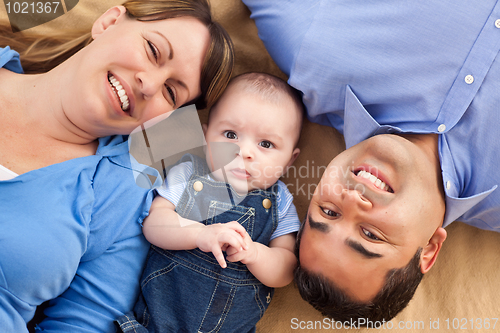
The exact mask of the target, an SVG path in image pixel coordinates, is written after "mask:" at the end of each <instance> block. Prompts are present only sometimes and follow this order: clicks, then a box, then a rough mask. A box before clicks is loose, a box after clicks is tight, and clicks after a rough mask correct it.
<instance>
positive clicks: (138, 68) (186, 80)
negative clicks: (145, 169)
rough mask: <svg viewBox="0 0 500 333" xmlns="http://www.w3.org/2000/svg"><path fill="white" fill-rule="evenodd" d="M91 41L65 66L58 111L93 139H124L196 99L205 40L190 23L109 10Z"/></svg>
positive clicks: (120, 9)
mask: <svg viewBox="0 0 500 333" xmlns="http://www.w3.org/2000/svg"><path fill="white" fill-rule="evenodd" d="M92 36H93V38H94V41H93V42H92V43H91V44H90V45H89V46H87V47H86V48H84V49H83V50H82V51H81V52H80V53H78V54H77V56H76V57H74V58H75V59H71V60H72V62H73V64H76V66H66V67H67V68H68V69H69V70H67V71H65V77H66V79H67V80H68V81H67V82H66V83H65V84H64V85H63V89H64V90H65V91H66V93H65V94H63V96H64V97H63V100H62V105H63V110H64V113H65V115H66V117H67V118H68V119H69V121H70V122H72V123H73V124H75V125H76V126H77V127H78V128H79V129H80V130H83V131H84V132H85V133H88V134H90V135H91V136H95V137H102V136H107V135H112V134H128V133H130V132H131V131H132V130H133V129H134V128H136V127H138V126H139V125H140V124H142V123H144V122H145V121H147V120H149V119H152V118H154V117H156V116H158V115H160V114H164V113H167V112H170V111H173V110H175V109H176V108H178V107H180V106H182V105H183V104H185V103H187V102H190V101H192V100H194V99H196V98H197V97H199V96H200V94H201V90H200V74H201V69H202V66H203V60H204V58H205V54H206V52H207V49H208V46H209V43H210V36H209V32H208V29H207V28H206V27H205V26H204V25H203V24H202V23H201V22H200V21H198V20H196V19H194V18H192V17H179V18H172V19H166V20H160V21H149V22H141V21H137V20H134V19H130V18H128V17H127V16H126V14H125V10H124V8H123V7H113V8H112V9H110V10H109V11H108V12H106V13H105V14H103V16H101V18H99V19H98V20H97V21H96V23H95V24H94V26H93V29H92Z"/></svg>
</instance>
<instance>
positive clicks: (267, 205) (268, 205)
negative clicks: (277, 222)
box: [262, 199, 272, 209]
mask: <svg viewBox="0 0 500 333" xmlns="http://www.w3.org/2000/svg"><path fill="white" fill-rule="evenodd" d="M262 206H263V207H264V208H265V209H269V208H271V206H272V203H271V200H269V199H264V200H262Z"/></svg>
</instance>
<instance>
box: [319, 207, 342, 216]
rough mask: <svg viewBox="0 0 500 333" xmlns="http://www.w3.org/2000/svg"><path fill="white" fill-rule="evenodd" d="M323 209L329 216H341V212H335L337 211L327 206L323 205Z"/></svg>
mask: <svg viewBox="0 0 500 333" xmlns="http://www.w3.org/2000/svg"><path fill="white" fill-rule="evenodd" d="M321 210H322V211H323V213H325V214H326V215H328V216H332V217H337V216H340V214H339V213H337V212H335V211H333V210H331V209H327V208H323V207H321Z"/></svg>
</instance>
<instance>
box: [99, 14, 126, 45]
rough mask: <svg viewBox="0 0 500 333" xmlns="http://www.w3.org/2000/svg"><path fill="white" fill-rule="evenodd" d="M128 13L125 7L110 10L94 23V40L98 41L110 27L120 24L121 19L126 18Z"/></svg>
mask: <svg viewBox="0 0 500 333" xmlns="http://www.w3.org/2000/svg"><path fill="white" fill-rule="evenodd" d="M126 13H127V10H126V9H125V7H123V6H115V7H112V8H110V9H108V10H107V11H106V12H105V13H104V14H102V15H101V16H100V17H99V18H98V19H97V20H96V21H95V22H94V25H92V38H93V39H96V38H97V37H98V36H99V35H100V34H102V33H103V32H104V31H106V30H107V29H108V28H109V27H111V26H113V25H115V24H116V23H118V22H120V21H121V19H122V18H124V17H125V14H126Z"/></svg>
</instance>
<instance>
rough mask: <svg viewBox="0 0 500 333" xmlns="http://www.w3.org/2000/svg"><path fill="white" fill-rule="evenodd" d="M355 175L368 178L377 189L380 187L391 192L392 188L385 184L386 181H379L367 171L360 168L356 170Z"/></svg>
mask: <svg viewBox="0 0 500 333" xmlns="http://www.w3.org/2000/svg"><path fill="white" fill-rule="evenodd" d="M357 176H358V177H361V178H365V179H368V180H369V181H371V182H372V183H373V184H374V185H375V186H376V187H378V188H379V189H382V190H385V191H388V192H393V191H392V189H391V188H390V187H389V185H387V184H386V183H384V182H383V181H381V180H380V179H378V178H377V177H376V176H374V175H372V174H371V173H369V172H368V171H365V170H361V171H359V172H358V174H357Z"/></svg>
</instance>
